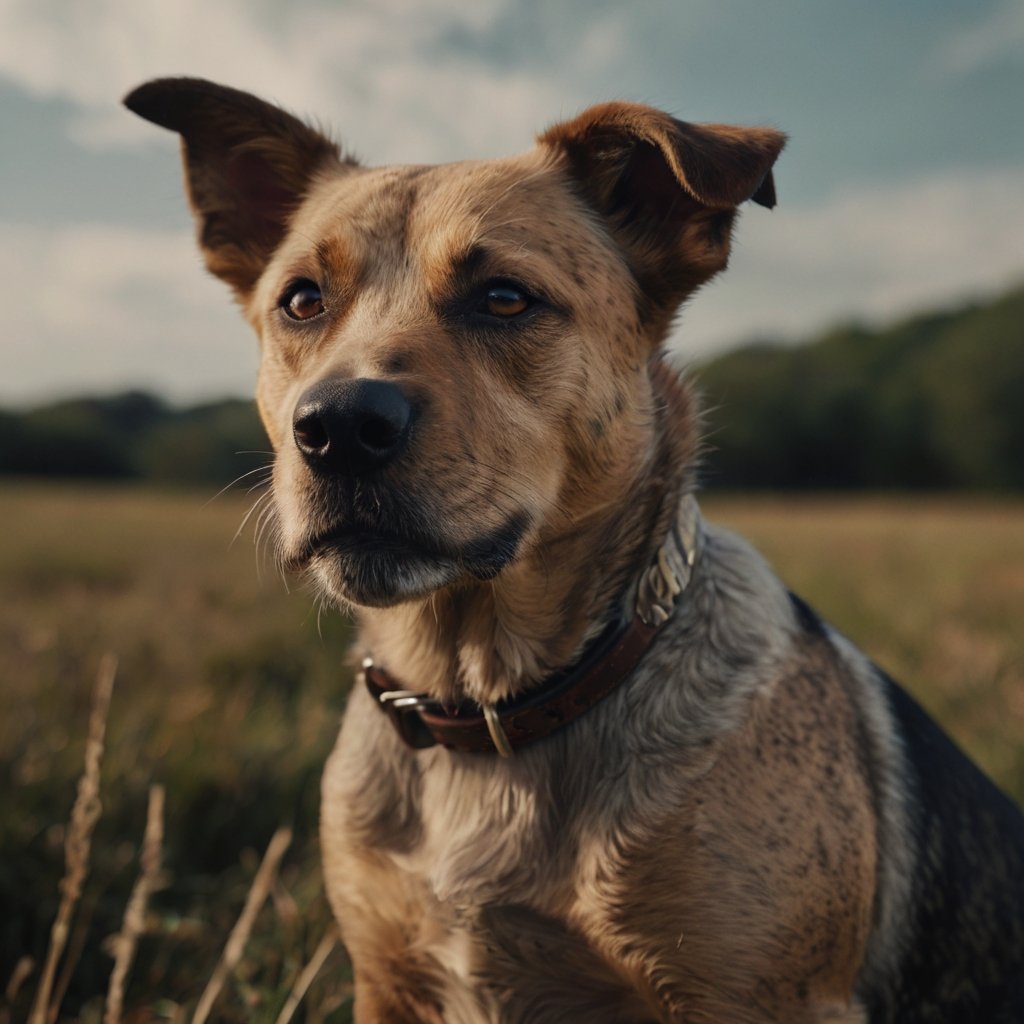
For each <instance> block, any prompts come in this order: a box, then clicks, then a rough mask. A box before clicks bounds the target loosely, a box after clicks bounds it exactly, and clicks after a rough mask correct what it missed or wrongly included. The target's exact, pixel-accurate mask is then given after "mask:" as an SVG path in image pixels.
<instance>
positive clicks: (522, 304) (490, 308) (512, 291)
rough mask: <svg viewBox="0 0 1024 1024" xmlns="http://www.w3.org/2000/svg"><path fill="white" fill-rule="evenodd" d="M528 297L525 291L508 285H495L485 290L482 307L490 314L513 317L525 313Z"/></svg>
mask: <svg viewBox="0 0 1024 1024" xmlns="http://www.w3.org/2000/svg"><path fill="white" fill-rule="evenodd" d="M529 306H530V299H529V297H528V296H527V295H526V293H525V292H522V291H520V290H519V289H518V288H513V287H511V286H510V285H496V286H495V287H493V288H491V289H490V290H489V291H488V292H487V300H486V301H485V303H484V308H485V309H486V310H487V312H488V313H490V315H491V316H498V317H505V318H508V317H513V316H519V314H520V313H525V312H526V310H527V309H528V308H529Z"/></svg>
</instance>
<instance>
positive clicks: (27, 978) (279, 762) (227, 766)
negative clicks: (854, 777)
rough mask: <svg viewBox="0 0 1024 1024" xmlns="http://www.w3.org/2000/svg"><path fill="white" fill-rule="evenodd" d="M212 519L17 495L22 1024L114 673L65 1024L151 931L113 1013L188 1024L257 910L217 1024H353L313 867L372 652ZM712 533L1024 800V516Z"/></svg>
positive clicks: (12, 709) (3, 833) (970, 515)
mask: <svg viewBox="0 0 1024 1024" xmlns="http://www.w3.org/2000/svg"><path fill="white" fill-rule="evenodd" d="M207 497H208V495H202V494H200V495H193V494H161V493H157V492H153V491H141V490H118V489H103V488H65V487H44V486H31V487H29V486H24V487H12V486H7V487H6V488H5V490H4V491H3V493H2V494H0V519H2V521H3V522H4V524H5V530H4V531H3V534H2V535H0V602H2V604H3V607H4V610H5V615H4V617H3V619H2V621H0V665H2V669H3V682H4V685H3V686H2V687H0V769H2V771H3V776H2V779H3V781H2V783H0V820H2V821H4V823H5V828H4V829H3V830H0V905H2V906H3V907H4V909H5V914H4V916H3V917H0V983H3V980H4V979H9V981H8V982H7V990H6V992H5V996H4V1000H3V1005H0V1021H10V1022H12V1024H13V1022H16V1021H24V1020H26V1019H27V1014H28V1012H29V1009H30V1000H31V993H32V991H33V990H34V989H36V988H37V987H38V986H37V984H36V983H35V979H36V977H37V975H36V974H35V967H34V966H32V964H33V963H34V964H39V963H42V962H43V960H44V957H45V955H46V950H47V947H48V945H49V930H50V925H51V922H53V921H54V920H56V919H57V916H58V910H59V903H60V898H61V893H60V892H59V891H58V880H59V879H60V878H61V877H62V875H63V874H64V871H65V866H64V858H63V851H64V846H65V843H66V842H68V841H70V829H68V828H65V827H64V826H63V825H62V824H60V823H61V822H64V821H65V820H66V818H67V812H68V806H69V805H70V804H71V803H72V798H73V792H74V787H75V780H76V779H77V778H78V777H79V774H80V772H81V765H82V762H83V758H84V756H85V749H86V746H87V742H86V736H87V733H88V725H87V722H88V719H89V714H90V689H91V682H92V679H91V676H92V673H91V671H89V669H88V666H91V665H95V664H96V660H97V658H98V656H99V653H100V652H102V651H103V650H108V649H115V650H117V651H118V652H119V654H120V667H119V670H118V693H117V699H116V700H115V701H114V702H113V705H112V706H111V709H110V714H109V719H108V724H107V732H106V737H105V748H106V749H105V754H104V761H103V765H102V772H101V773H99V775H100V778H99V783H100V785H102V789H103V794H104V812H103V815H102V818H100V819H99V821H98V822H96V824H95V831H94V833H93V837H92V845H91V861H92V866H91V871H90V873H89V878H88V881H87V882H84V883H83V884H82V895H81V899H80V902H79V908H78V911H77V913H76V915H75V921H74V923H73V924H71V927H70V931H69V933H68V935H67V936H66V941H67V952H66V954H65V957H64V963H65V967H68V965H72V966H73V967H74V969H73V970H70V969H69V970H66V971H65V980H66V985H67V991H66V994H64V995H63V997H62V1003H63V1010H62V1016H61V1017H60V1018H59V1019H60V1020H61V1021H67V1020H77V1021H81V1022H83V1024H100V1022H101V1021H102V1020H103V1013H104V1007H105V1005H106V1004H107V999H106V993H107V992H108V989H110V988H111V971H112V963H111V960H110V957H109V956H108V955H107V953H105V952H104V949H105V948H106V947H107V945H109V944H107V943H105V940H107V938H108V936H111V935H119V936H120V938H121V939H126V938H127V936H128V934H129V931H130V933H131V935H132V937H133V938H132V941H134V943H135V945H134V954H133V955H134V963H133V965H131V969H130V971H129V969H128V967H127V966H125V967H123V969H122V974H120V975H119V977H122V978H123V990H122V992H121V994H119V995H116V996H114V997H113V1000H112V1002H113V1005H114V1007H115V1009H113V1010H112V1009H110V1006H109V1005H107V1013H108V1014H111V1013H115V1014H121V1019H122V1020H124V1021H126V1022H128V1024H143V1022H149V1021H154V1022H155V1021H167V1020H173V1021H181V1022H184V1021H186V1020H189V1019H190V1017H191V1016H192V1015H193V1014H195V1013H197V1012H198V1010H199V1008H200V1007H199V1000H200V998H201V994H202V991H203V986H204V984H205V982H206V980H207V979H208V978H210V974H211V971H212V970H213V965H215V964H217V963H218V961H219V958H220V957H221V954H222V953H224V952H225V941H226V938H227V936H228V935H229V934H230V933H231V932H232V929H233V928H234V927H235V926H236V924H237V922H238V920H239V917H238V915H239V912H240V910H241V909H242V908H243V907H245V906H246V904H247V900H248V901H249V911H248V912H247V914H246V915H244V916H245V918H246V929H247V934H246V936H245V939H244V941H242V942H236V943H235V944H234V946H233V947H232V963H231V965H230V966H229V967H226V968H225V969H224V970H223V971H221V982H220V983H221V987H220V989H219V993H218V994H217V995H216V1005H215V1007H214V1012H213V1013H212V1014H211V1017H213V1016H215V1017H216V1019H217V1020H218V1021H224V1022H227V1024H234V1022H255V1024H262V1022H265V1024H274V1022H275V1021H278V1022H280V1024H284V1022H287V1021H289V1020H302V1021H305V1022H306V1024H343V1022H347V1021H348V1020H350V994H351V988H350V977H349V974H348V972H347V968H346V966H345V964H344V961H343V958H342V957H341V956H340V955H332V951H333V950H334V949H335V948H336V943H337V937H336V934H335V933H334V931H333V928H332V925H331V922H330V914H329V912H328V910H327V908H326V906H325V904H324V901H323V898H322V894H321V892H320V879H319V867H318V864H319V852H318V850H317V845H316V820H317V801H318V780H319V774H320V770H321V766H322V764H323V761H324V759H325V758H326V755H327V752H328V750H329V747H330V744H331V743H332V741H333V738H334V735H335V733H336V729H337V719H338V715H339V714H340V712H341V709H342V706H343V703H344V697H345V693H346V692H347V688H348V686H349V683H350V676H349V673H348V670H347V669H346V668H345V666H344V652H345V649H346V647H347V644H348V641H349V637H350V628H349V626H348V625H347V624H346V623H345V622H343V621H342V620H340V619H339V618H338V617H337V616H334V615H326V616H324V618H323V620H322V623H321V626H320V628H321V629H322V633H323V635H322V636H321V635H320V634H319V633H318V625H317V621H316V616H315V615H314V614H313V612H312V610H311V601H310V599H309V597H308V595H303V594H293V595H288V594H287V593H286V592H285V590H284V587H283V586H282V585H281V583H280V581H279V580H278V579H276V578H275V577H274V576H273V574H265V575H264V579H263V581H262V582H260V580H259V579H258V577H257V573H256V567H255V560H254V556H253V551H252V547H251V544H250V543H248V542H247V541H245V540H244V539H243V540H242V541H240V542H238V543H237V544H235V545H234V546H233V547H230V548H229V546H228V545H229V542H230V539H231V537H232V535H233V534H234V532H235V529H236V527H237V525H238V522H239V521H240V520H241V517H242V515H243V513H244V511H245V508H246V507H247V503H246V502H245V501H244V500H243V499H242V498H237V497H234V496H230V495H229V496H226V497H224V498H222V499H219V500H218V501H216V502H214V503H213V504H212V505H210V506H209V507H204V503H205V501H206V499H207ZM705 508H706V511H707V514H708V517H709V518H711V519H715V520H718V521H721V522H724V523H727V524H729V525H733V526H735V527H737V528H738V529H740V530H741V532H743V533H745V534H746V535H747V536H748V537H750V538H751V539H752V540H754V541H755V543H756V544H757V545H758V546H759V547H760V548H761V549H762V550H763V551H764V552H765V553H766V554H767V555H768V557H769V558H770V560H771V561H772V562H773V563H774V564H775V566H776V567H777V569H778V570H779V572H780V573H781V575H782V576H783V577H784V578H785V579H786V580H787V581H788V582H789V583H790V584H791V586H793V588H794V589H796V590H797V591H799V592H801V593H802V594H803V596H804V597H806V598H807V599H808V600H809V601H810V602H811V603H813V604H815V605H816V606H817V607H818V608H819V610H820V611H821V612H822V613H823V614H824V615H825V616H826V617H828V618H829V619H830V620H831V621H832V622H834V623H835V624H837V625H838V626H839V627H840V628H842V629H843V630H844V631H845V632H846V633H847V634H849V635H850V636H851V637H852V638H853V639H854V640H855V641H856V642H857V643H859V644H860V645H861V646H862V647H863V648H865V649H866V650H867V651H868V652H869V653H870V654H871V655H872V656H873V657H875V659H876V660H877V661H879V662H880V663H881V664H882V665H883V666H884V667H886V668H887V669H888V670H890V671H891V672H892V673H893V674H894V675H896V676H897V677H899V678H901V679H902V680H903V681H904V682H905V683H906V684H907V685H908V687H909V688H910V689H911V690H912V691H914V692H915V693H916V694H917V695H918V697H919V698H920V699H921V700H922V701H923V702H924V703H925V704H926V705H927V706H928V707H929V708H930V709H931V710H932V711H933V712H935V713H936V714H937V715H938V717H939V718H940V719H942V720H943V722H944V724H945V725H946V726H947V728H949V729H950V730H951V731H952V732H953V734H954V735H955V736H956V737H957V739H958V740H959V741H960V742H961V743H962V744H963V745H964V746H966V747H967V748H968V750H969V751H970V752H971V754H972V755H973V756H974V757H975V758H977V759H978V760H979V761H980V762H981V763H982V764H983V765H984V767H985V768H986V769H987V770H988V771H989V772H990V773H991V774H993V775H994V776H995V778H996V779H997V780H998V781H999V782H1000V783H1001V784H1002V785H1003V786H1004V787H1005V788H1007V789H1008V790H1010V791H1011V792H1013V793H1014V794H1015V795H1016V796H1017V798H1018V799H1020V798H1022V797H1024V631H1022V630H1021V629H1020V623H1021V621H1022V619H1024V505H1022V504H1021V503H979V502H961V501H938V500H935V501H932V500H928V501H914V502H906V501H898V500H884V501H883V500H852V501H850V500H832V499H828V500H825V499H814V500H810V499H803V500H793V499H788V498H787V499H785V500H783V499H778V500H773V499H755V500H746V499H728V500H726V499H715V500H708V501H706V502H705ZM154 784H157V785H160V786H163V787H164V789H165V790H166V809H165V814H164V822H165V826H164V834H163V841H162V844H161V845H160V850H161V852H162V862H163V866H162V868H161V867H159V866H157V867H156V868H153V867H152V865H153V863H154V862H155V861H156V860H158V859H159V857H158V855H154V853H153V849H154V847H153V845H152V844H153V842H154V841H153V839H152V835H153V833H152V831H151V830H147V831H148V832H149V835H150V839H149V840H148V841H147V842H145V843H144V851H143V855H142V867H141V873H140V869H139V867H138V866H137V863H138V862H137V857H136V842H137V840H136V839H135V838H132V837H137V836H138V834H139V831H140V826H141V823H142V821H143V820H144V819H145V818H146V817H147V805H148V806H149V807H150V809H151V808H152V805H151V804H149V799H150V787H151V786H152V785H154ZM150 817H151V816H150ZM282 826H285V827H288V828H290V829H291V831H292V833H293V835H294V839H293V841H292V843H291V846H290V847H289V848H288V850H287V851H286V852H285V851H284V850H281V851H280V856H278V855H277V854H276V853H275V860H277V863H276V865H275V866H274V868H273V870H267V869H264V871H263V873H262V874H261V870H260V864H261V861H262V863H263V864H264V865H266V860H265V859H263V858H262V853H261V851H263V850H265V849H266V847H267V843H268V839H269V837H270V836H271V835H272V834H274V833H275V831H276V830H277V829H279V828H281V827H282ZM147 850H148V851H149V852H147ZM147 873H148V874H149V881H148V882H147V883H146V888H145V890H144V892H140V890H139V886H140V885H142V877H143V876H146V875H147ZM155 876H159V884H157V883H156V881H155ZM257 878H259V879H261V880H260V881H259V882H258V883H257V882H255V881H254V880H255V879H257ZM254 886H255V888H254ZM133 891H134V893H135V895H134V896H133ZM129 904H131V905H132V906H133V909H132V910H130V911H129V912H128V913H127V914H126V911H125V908H126V906H129ZM129 917H131V919H132V923H131V924H129V921H128V918H129ZM119 941H120V939H119V940H115V941H114V943H113V946H112V947H111V948H114V949H115V951H116V950H117V949H122V950H123V949H124V948H125V947H124V946H119ZM76 948H79V949H80V950H81V956H80V958H79V957H76V956H75V949H76ZM236 954H237V955H236ZM122 955H123V954H122ZM114 969H115V970H119V968H117V967H116V966H115V968H114ZM58 973H59V972H58ZM61 984H62V982H61V978H60V977H57V978H56V980H55V982H54V985H53V989H54V992H55V993H58V992H59V990H60V988H61ZM120 984H121V981H119V982H118V985H120ZM49 1002H50V1005H52V1003H53V996H51V998H50V1000H49ZM118 1002H121V1003H122V1005H123V1010H122V1009H120V1008H118V1007H117V1004H118ZM5 1014H6V1017H5V1016H4V1015H5ZM108 1019H110V1020H116V1019H118V1018H117V1016H113V1017H108Z"/></svg>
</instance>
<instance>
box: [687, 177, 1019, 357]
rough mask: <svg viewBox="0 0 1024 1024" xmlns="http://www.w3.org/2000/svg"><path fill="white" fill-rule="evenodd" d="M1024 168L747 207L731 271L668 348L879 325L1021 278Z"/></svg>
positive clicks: (700, 351)
mask: <svg viewBox="0 0 1024 1024" xmlns="http://www.w3.org/2000/svg"><path fill="white" fill-rule="evenodd" d="M1022 194H1024V168H1019V169H1013V170H1005V171H998V170H991V171H990V170H976V171H972V172H966V171H964V172H958V173H949V174H943V175H934V176H932V177H931V178H928V179H925V180H923V181H919V182H906V183H903V184H900V185H895V186H889V187H874V188H858V189H849V190H846V191H843V192H840V193H839V194H837V195H835V196H833V197H831V198H830V199H827V200H823V201H821V202H818V203H814V204H807V205H804V206H799V207H794V208H787V207H786V205H785V202H784V201H783V203H782V204H781V205H780V206H779V207H778V208H777V209H775V210H773V211H771V212H770V213H769V212H767V211H764V210H761V209H759V208H756V207H750V208H749V209H747V210H746V211H744V215H743V217H742V218H741V220H740V223H739V226H738V229H737V242H736V245H735V246H734V250H733V258H732V262H731V266H730V268H729V270H728V271H727V272H726V273H725V275H723V277H722V278H720V279H719V280H718V281H717V282H716V283H715V284H713V285H712V286H711V287H710V288H709V289H708V290H707V291H706V292H704V293H700V294H698V295H697V296H696V297H695V298H694V299H693V300H692V303H691V305H690V307H689V308H688V309H687V311H686V315H685V316H684V319H683V321H682V324H681V326H680V329H679V330H678V331H677V333H676V336H675V340H674V344H675V346H676V347H677V348H678V350H679V351H680V353H682V354H683V355H684V356H700V355H705V354H707V353H709V352H714V351H716V350H719V349H721V348H722V347H723V346H727V345H731V344H736V343H737V342H739V341H741V340H749V339H753V338H771V337H777V338H783V339H786V338H803V337H806V336H807V335H808V334H809V333H811V332H813V331H816V330H819V329H822V328H825V327H827V326H830V325H831V324H833V323H836V322H838V321H843V320H851V319H857V320H860V321H866V322H869V323H880V322H884V321H889V320H892V319H894V318H898V317H901V316H905V315H907V314H910V313H913V312H916V311H919V310H923V309H927V308H930V307H935V306H940V307H941V306H947V305H950V304H954V303H956V302H959V301H963V300H965V299H969V298H973V297H976V296H978V295H983V294H993V293H995V292H998V291H999V290H1001V289H1003V288H1006V287H1009V286H1011V285H1013V284H1016V283H1019V282H1020V281H1022V280H1024V249H1022V247H1021V239H1022V238H1024V206H1022V204H1021V202H1020V196H1021V195H1022Z"/></svg>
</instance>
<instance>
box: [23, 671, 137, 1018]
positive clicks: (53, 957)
mask: <svg viewBox="0 0 1024 1024" xmlns="http://www.w3.org/2000/svg"><path fill="white" fill-rule="evenodd" d="M116 674H117V657H116V656H115V655H113V654H105V655H104V656H103V658H102V659H101V660H100V666H99V671H98V673H97V676H96V688H95V690H94V691H93V698H92V711H91V713H90V715H89V734H88V738H87V739H86V743H85V770H84V771H83V772H82V776H81V778H80V779H79V780H78V793H77V795H76V797H75V803H74V806H73V807H72V809H71V820H70V821H69V823H68V831H67V837H66V839H65V841H64V860H65V864H66V868H65V873H64V878H63V879H62V880H61V883H60V893H61V896H60V906H59V907H58V908H57V916H56V918H55V919H54V922H53V927H52V929H51V930H50V945H49V948H48V949H47V952H46V961H45V963H44V964H43V973H42V975H41V976H40V979H39V987H38V988H37V989H36V996H35V1001H34V1002H33V1004H32V1009H31V1011H30V1012H29V1016H28V1024H47V1021H48V1020H49V1019H51V1017H56V1015H57V1012H58V1011H59V1009H60V1006H59V1004H58V1005H55V1006H51V994H52V992H53V981H54V977H55V976H56V973H57V967H58V965H59V963H60V959H61V956H62V955H63V953H64V948H65V946H66V945H67V941H68V934H69V931H70V928H71V921H72V918H73V916H74V912H75V907H76V906H77V904H78V901H79V899H80V898H81V895H82V886H83V885H84V884H85V879H86V877H87V876H88V874H89V854H90V850H91V847H92V833H93V829H94V828H95V827H96V822H97V821H99V818H100V814H101V813H102V811H103V805H102V803H101V802H100V767H101V765H102V763H103V742H104V739H105V737H106V732H107V715H108V713H109V711H110V697H111V694H112V693H113V690H114V677H115V675H116Z"/></svg>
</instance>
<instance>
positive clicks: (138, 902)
mask: <svg viewBox="0 0 1024 1024" xmlns="http://www.w3.org/2000/svg"><path fill="white" fill-rule="evenodd" d="M163 843H164V787H163V786H150V787H149V807H148V810H147V812H146V832H145V836H144V837H143V840H142V853H141V855H140V857H139V861H140V871H139V877H138V878H137V879H136V880H135V885H134V887H133V888H132V894H131V897H130V898H129V900H128V906H127V907H126V908H125V912H124V922H123V923H122V925H121V931H120V932H119V933H118V935H117V937H116V938H115V939H114V942H113V952H114V969H113V971H112V972H111V974H110V987H109V989H108V990H107V1008H106V1012H105V1013H104V1015H103V1024H120V1021H121V1013H122V1012H123V1010H124V992H125V987H126V985H127V983H128V973H129V971H130V970H131V966H132V961H133V960H134V959H135V949H136V947H137V946H138V942H139V936H140V935H141V934H142V932H143V930H144V929H145V925H146V907H147V906H148V905H149V897H150V894H151V893H152V892H153V891H154V890H155V889H156V887H157V884H158V883H159V879H160V856H161V852H162V850H163Z"/></svg>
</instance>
